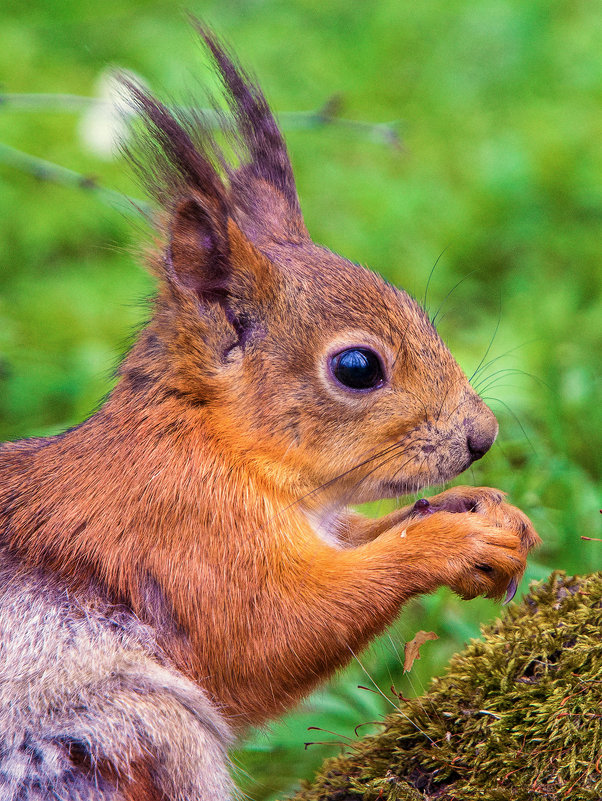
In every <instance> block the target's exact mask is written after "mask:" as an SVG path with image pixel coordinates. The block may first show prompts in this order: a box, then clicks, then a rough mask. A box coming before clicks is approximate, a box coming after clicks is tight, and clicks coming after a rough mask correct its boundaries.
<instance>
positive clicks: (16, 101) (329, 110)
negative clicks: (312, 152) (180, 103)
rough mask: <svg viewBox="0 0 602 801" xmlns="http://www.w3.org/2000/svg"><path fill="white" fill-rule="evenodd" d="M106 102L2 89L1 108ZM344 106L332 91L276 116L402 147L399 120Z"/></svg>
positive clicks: (213, 117)
mask: <svg viewBox="0 0 602 801" xmlns="http://www.w3.org/2000/svg"><path fill="white" fill-rule="evenodd" d="M103 105H106V106H107V108H110V107H111V106H112V101H110V100H102V99H99V98H96V97H84V96H82V95H69V94H20V93H19V94H11V93H0V108H2V107H5V108H9V109H12V110H16V111H56V112H80V111H88V110H89V109H91V108H98V107H99V106H103ZM341 109H342V99H341V96H340V95H333V96H332V97H330V98H329V99H328V100H327V101H326V103H324V105H323V106H322V107H321V108H319V109H315V110H313V111H282V112H280V113H279V114H277V115H276V116H277V117H278V120H279V121H280V123H281V125H282V128H283V129H284V130H309V129H312V128H321V127H323V126H325V125H337V126H340V127H344V128H348V129H351V130H356V131H358V133H363V134H364V135H366V136H367V137H368V138H369V139H371V140H372V141H375V142H382V143H384V144H387V145H391V146H393V147H395V148H399V147H401V140H400V138H399V132H398V130H397V126H398V123H397V121H395V122H380V123H372V122H365V121H363V120H348V119H346V118H344V117H341V116H339V115H340V112H341ZM183 110H184V111H185V110H186V109H185V108H184V109H183ZM201 113H202V116H203V120H204V121H206V122H207V124H208V125H210V126H211V127H215V128H218V127H220V125H221V124H223V123H222V122H221V121H220V118H219V116H218V115H217V114H216V113H215V111H214V110H213V109H203V110H202V112H201Z"/></svg>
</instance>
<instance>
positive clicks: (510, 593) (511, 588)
mask: <svg viewBox="0 0 602 801" xmlns="http://www.w3.org/2000/svg"><path fill="white" fill-rule="evenodd" d="M517 589H518V581H517V580H516V579H515V578H513V579H510V584H508V589H507V590H506V597H505V598H504V603H503V604H502V605H503V606H508V604H509V603H510V601H511V600H512V599H513V598H514V596H515V595H516V591H517Z"/></svg>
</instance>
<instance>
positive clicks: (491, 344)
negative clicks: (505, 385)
mask: <svg viewBox="0 0 602 801" xmlns="http://www.w3.org/2000/svg"><path fill="white" fill-rule="evenodd" d="M501 320H502V301H501V298H500V308H499V312H498V317H497V323H496V324H495V330H494V332H493V336H492V337H491V339H490V340H489V345H487V350H486V351H485V353H484V354H483V358H482V359H481V361H480V362H479V363H478V365H477V368H476V370H475V371H474V373H473V374H472V375H471V376H470V378H469V379H468V383H469V384H470V383H471V381H472V379H473V378H474V377H475V376H476V375H477V373H478V372H479V370H480V369H481V367H482V366H483V362H484V361H485V359H486V358H487V356H488V355H489V352H490V351H491V348H492V347H493V342H494V340H495V338H496V336H497V332H498V331H499V328H500V322H501Z"/></svg>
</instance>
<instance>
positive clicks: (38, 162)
mask: <svg viewBox="0 0 602 801" xmlns="http://www.w3.org/2000/svg"><path fill="white" fill-rule="evenodd" d="M0 164H6V165H8V166H9V167H14V168H15V169H17V170H21V171H22V172H26V173H28V174H29V175H33V176H34V177H35V178H38V179H39V180H41V181H51V182H52V183H55V184H61V185H63V186H73V187H76V188H78V189H84V190H85V191H86V192H91V193H92V194H94V195H97V197H99V198H100V199H101V200H102V201H104V202H105V203H108V204H109V205H110V206H113V207H115V206H117V207H118V208H119V209H120V210H122V211H124V212H125V213H126V214H131V215H136V214H138V213H140V212H141V213H142V214H146V215H148V214H149V213H150V212H151V207H150V206H149V205H148V204H147V203H145V202H144V201H142V200H135V199H134V198H130V197H128V196H127V195H124V194H122V193H121V192H117V191H115V190H114V189H107V188H106V187H104V186H101V185H100V184H99V183H98V182H97V180H96V178H94V177H92V176H87V175H82V174H81V173H79V172H75V170H69V169H68V168H67V167H61V166H60V165H59V164H54V163H53V162H51V161H46V160H45V159H41V158H38V157H37V156H31V155H30V154H29V153H23V152H22V151H21V150H17V149H16V148H14V147H11V146H10V145H6V144H4V143H3V142H0Z"/></svg>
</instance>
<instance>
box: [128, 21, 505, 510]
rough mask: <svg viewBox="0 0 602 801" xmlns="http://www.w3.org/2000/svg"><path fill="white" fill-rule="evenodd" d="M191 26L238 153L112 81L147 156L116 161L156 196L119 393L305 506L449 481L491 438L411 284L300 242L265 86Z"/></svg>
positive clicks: (191, 117)
mask: <svg viewBox="0 0 602 801" xmlns="http://www.w3.org/2000/svg"><path fill="white" fill-rule="evenodd" d="M198 28H199V32H200V34H201V37H202V39H203V40H204V42H205V44H206V46H207V48H208V50H209V51H210V53H211V55H212V57H213V60H214V62H215V65H216V67H217V70H218V72H219V74H220V77H221V79H222V82H223V85H224V89H225V96H226V99H227V102H228V104H229V109H230V112H231V117H232V119H231V120H230V121H228V122H225V123H224V126H225V130H226V133H227V134H228V135H229V136H230V139H231V141H232V142H233V146H234V151H235V152H236V153H237V155H238V157H239V163H238V165H237V166H235V167H234V166H231V165H228V164H227V163H226V161H225V159H224V157H223V154H222V153H221V152H220V150H219V148H218V146H217V144H216V143H215V141H214V139H213V137H212V136H211V134H210V133H209V131H208V130H207V124H206V123H205V122H204V121H203V119H202V117H201V116H200V115H199V114H190V113H189V114H188V115H187V116H184V115H183V114H180V113H177V112H171V111H169V110H168V109H167V108H166V107H165V106H164V105H162V104H161V103H159V102H158V101H157V100H155V99H153V98H152V97H151V96H149V95H148V94H147V93H146V92H145V91H144V90H143V89H141V88H140V87H138V86H136V85H135V84H132V83H131V82H128V81H126V86H127V90H128V92H129V94H130V97H131V99H132V103H133V105H134V107H135V109H136V111H137V112H138V114H139V116H140V117H141V119H142V122H143V123H144V127H143V129H142V132H139V133H138V143H137V145H138V146H139V145H142V150H143V151H145V153H146V158H145V159H144V160H140V158H139V157H138V156H137V155H132V153H131V152H130V157H131V158H132V160H133V162H134V164H135V166H136V167H137V168H138V170H139V172H140V173H141V174H142V176H143V178H144V179H145V181H146V184H147V185H148V186H149V187H150V189H151V191H152V192H153V194H154V196H155V198H156V199H157V200H158V201H159V203H160V206H161V209H162V211H161V214H160V218H159V229H160V233H161V236H162V245H161V248H160V251H159V252H157V253H155V255H154V256H153V257H152V260H151V261H152V267H153V270H154V272H155V273H156V274H157V276H158V278H159V293H158V298H157V302H156V307H155V312H154V315H153V318H152V320H151V322H150V324H149V325H148V327H147V328H146V329H145V331H144V332H143V333H142V335H141V337H140V339H139V341H138V342H137V344H136V346H135V347H134V349H133V351H132V352H131V353H130V354H129V356H128V357H127V358H126V360H125V361H124V363H123V365H122V367H121V369H120V373H121V376H122V381H121V385H120V390H121V391H122V392H126V393H129V394H130V395H134V396H135V397H136V398H137V399H139V400H140V401H141V402H143V403H145V404H163V405H164V408H165V416H166V419H167V418H170V417H172V416H173V415H181V416H182V417H183V418H184V417H185V418H186V420H187V421H188V424H189V425H198V426H199V427H202V428H203V430H204V431H207V432H209V433H211V434H212V435H214V436H215V437H217V438H219V442H220V445H221V446H222V447H223V448H224V451H226V452H230V453H231V454H232V458H233V459H235V460H236V464H237V465H242V464H245V465H246V466H247V469H249V470H256V471H257V473H258V475H259V474H260V475H261V476H263V478H264V479H266V480H267V481H268V482H270V484H271V486H272V487H277V488H278V490H279V491H282V493H283V494H284V495H290V496H292V497H294V496H296V497H300V496H304V498H305V499H306V502H307V505H308V506H309V507H311V506H312V505H316V506H323V505H324V504H329V505H330V504H336V503H347V502H350V501H353V502H361V501H366V500H373V499H379V498H383V497H392V496H397V495H401V494H405V493H408V492H413V491H417V490H419V489H420V488H422V487H424V486H426V485H429V484H438V483H441V482H444V481H446V480H448V479H450V478H452V477H453V476H455V475H457V474H458V473H460V472H462V471H463V470H464V469H466V468H467V467H468V466H469V465H470V464H471V463H472V462H473V461H474V460H475V459H478V458H480V457H481V456H483V454H484V453H485V452H486V451H487V450H488V449H489V447H490V446H491V444H492V443H493V441H494V439H495V437H496V434H497V423H496V420H495V417H494V415H493V414H492V412H491V411H490V410H489V409H488V408H487V406H486V405H485V404H484V403H483V402H482V401H481V399H480V398H479V397H478V395H477V394H476V393H475V392H474V390H473V389H472V388H471V386H470V384H469V382H468V380H467V378H466V376H465V375H464V373H463V372H462V370H461V369H460V367H459V366H458V364H457V363H456V361H455V360H454V359H453V357H452V356H451V354H450V352H449V350H448V349H447V347H446V346H445V344H444V343H443V342H442V340H441V339H440V337H439V336H438V334H437V332H436V330H435V328H434V326H433V325H432V323H431V321H430V320H429V318H428V316H427V314H426V313H425V311H424V310H423V309H422V308H421V307H420V305H419V304H418V303H417V302H416V301H415V300H414V299H413V298H412V297H410V295H408V294H407V293H406V292H404V291H403V290H400V289H397V288H395V287H394V286H392V285H391V284H389V283H387V282H386V281H385V280H383V279H382V278H381V277H380V276H378V275H376V274H375V273H373V272H371V271H369V270H368V269H366V268H364V267H362V266H359V265H357V264H354V263H352V262H349V261H348V260H346V259H344V258H342V257H341V256H338V255H336V254H334V253H332V252H331V251H329V250H327V249H326V248H324V247H321V246H319V245H317V244H314V243H313V242H312V241H311V239H310V238H309V235H308V233H307V230H306V228H305V225H304V222H303V219H302V216H301V211H300V207H299V201H298V198H297V192H296V188H295V182H294V178H293V173H292V169H291V165H290V162H289V158H288V155H287V151H286V147H285V144H284V141H283V139H282V136H281V134H280V132H279V130H278V127H277V125H276V122H275V121H274V118H273V116H272V114H271V112H270V110H269V108H268V105H267V103H266V101H265V98H264V96H263V94H262V93H261V91H260V89H259V88H258V87H257V85H255V84H254V83H253V82H252V81H251V80H250V79H249V77H248V75H246V74H245V72H244V71H243V70H242V68H241V67H240V66H239V65H238V64H237V62H236V61H235V60H234V59H233V57H232V56H231V55H229V54H228V53H227V51H226V50H225V49H224V47H223V46H222V45H221V44H220V43H219V42H218V41H217V39H216V38H215V36H214V35H213V34H212V33H211V32H209V31H208V30H206V29H205V28H203V27H202V26H200V25H199V26H198ZM232 120H233V122H232ZM138 146H136V148H135V150H134V152H135V153H137V152H139V147H138ZM317 488H320V491H319V492H317V491H316V490H317Z"/></svg>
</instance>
